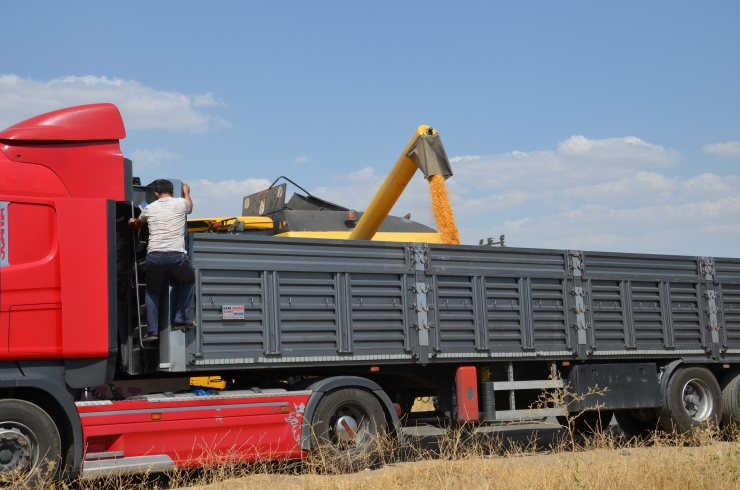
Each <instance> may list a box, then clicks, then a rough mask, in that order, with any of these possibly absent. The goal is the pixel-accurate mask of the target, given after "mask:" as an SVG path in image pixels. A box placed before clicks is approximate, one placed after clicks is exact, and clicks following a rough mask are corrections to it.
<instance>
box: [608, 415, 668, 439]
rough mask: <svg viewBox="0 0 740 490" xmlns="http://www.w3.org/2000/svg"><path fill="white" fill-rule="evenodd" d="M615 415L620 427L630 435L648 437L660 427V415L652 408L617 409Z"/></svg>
mask: <svg viewBox="0 0 740 490" xmlns="http://www.w3.org/2000/svg"><path fill="white" fill-rule="evenodd" d="M614 417H615V418H616V419H617V423H618V424H619V428H620V429H622V432H624V433H625V434H627V435H628V436H630V437H641V438H643V439H644V438H647V437H649V436H650V433H651V432H653V431H655V430H656V429H657V428H658V417H657V416H656V415H655V410H653V409H652V408H638V409H634V410H616V411H615V412H614Z"/></svg>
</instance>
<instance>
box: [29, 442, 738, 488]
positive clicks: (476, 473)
mask: <svg viewBox="0 0 740 490" xmlns="http://www.w3.org/2000/svg"><path fill="white" fill-rule="evenodd" d="M543 428H544V427H543ZM737 436H738V433H737V431H733V432H728V431H726V432H725V433H718V432H716V431H714V430H711V429H706V430H703V431H697V432H695V433H694V434H690V435H684V436H673V435H670V436H669V435H666V434H664V433H661V432H658V433H656V434H654V435H653V436H652V437H651V438H650V439H649V440H640V441H635V440H628V439H627V438H625V437H624V436H623V435H622V434H621V433H620V432H619V431H609V432H605V433H601V434H597V435H594V436H591V437H588V438H580V437H578V436H576V444H575V445H574V446H572V445H571V443H572V441H571V440H570V435H569V434H568V433H567V431H566V432H565V433H563V432H562V431H561V432H560V433H559V435H558V436H557V437H554V438H552V437H550V438H547V437H540V438H538V437H537V435H536V433H533V435H532V436H531V437H530V438H529V439H525V440H523V441H521V440H520V441H519V442H512V441H511V440H507V439H505V438H503V437H501V436H500V435H499V436H495V435H492V434H490V433H489V434H481V433H476V434H471V433H469V432H466V431H461V432H455V433H448V435H447V436H445V437H442V438H441V439H440V440H439V441H438V443H436V444H433V445H432V446H429V445H425V444H424V443H423V442H422V440H421V439H419V438H408V440H406V441H405V442H404V443H403V444H402V445H398V444H396V445H395V447H392V448H390V449H387V450H386V451H385V453H384V454H383V455H382V458H381V462H380V463H379V464H377V465H375V466H374V468H373V469H372V470H370V469H366V470H364V471H360V472H358V473H352V474H336V473H333V472H332V471H331V470H330V469H328V468H327V467H326V466H325V465H324V464H323V462H322V461H323V460H322V458H320V457H319V458H316V457H314V458H312V459H309V460H308V461H305V462H301V463H297V462H268V461H264V462H258V463H255V464H251V465H236V464H224V465H220V466H214V467H207V468H204V469H202V470H199V471H191V472H186V471H179V472H176V473H173V474H170V475H167V476H166V477H159V478H148V477H143V478H142V477H130V476H120V477H110V478H108V479H104V480H82V481H78V482H73V483H56V484H46V485H41V486H38V487H35V488H44V489H46V490H63V489H64V490H72V489H75V490H105V489H117V490H145V489H160V488H193V489H198V490H236V489H242V488H243V489H247V488H249V489H252V488H264V489H272V488H275V489H280V490H287V489H299V488H300V489H304V490H305V489H314V488H316V489H319V488H322V489H323V488H357V489H368V490H369V489H382V490H394V489H402V488H414V487H415V488H456V489H460V490H462V489H465V490H467V489H477V488H506V489H519V488H527V489H560V488H574V489H582V488H604V489H612V488H613V489H617V488H619V489H622V488H629V489H632V488H640V489H641V490H647V489H673V488H692V489H693V488H696V489H704V488H707V489H709V488H711V489H717V488H722V489H724V488H740V445H738V443H737V442H735V441H737V440H740V439H739V438H738V437H737ZM573 447H575V450H572V448H573ZM15 486H16V487H17V488H22V487H23V485H22V484H20V482H16V485H15Z"/></svg>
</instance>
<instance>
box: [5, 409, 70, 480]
mask: <svg viewBox="0 0 740 490" xmlns="http://www.w3.org/2000/svg"><path fill="white" fill-rule="evenodd" d="M61 450H62V443H61V438H60V437H59V431H58V430H57V427H56V425H54V421H53V420H52V419H51V417H49V415H48V414H47V413H46V412H44V411H43V410H42V409H41V408H39V407H38V406H36V405H34V404H33V403H29V402H27V401H24V400H0V482H2V481H4V480H6V481H7V480H8V479H10V481H13V480H15V479H17V478H20V479H23V480H25V481H26V482H27V483H30V484H31V486H33V484H34V482H41V481H44V480H49V479H52V478H54V477H55V476H56V475H57V473H58V470H59V467H60V459H61ZM16 481H17V480H16Z"/></svg>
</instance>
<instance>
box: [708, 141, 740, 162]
mask: <svg viewBox="0 0 740 490" xmlns="http://www.w3.org/2000/svg"><path fill="white" fill-rule="evenodd" d="M702 149H703V150H704V151H705V152H707V153H711V154H713V155H717V156H720V157H723V158H734V157H740V141H728V142H727V143H714V144H712V145H704V146H703V147H702Z"/></svg>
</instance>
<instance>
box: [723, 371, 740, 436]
mask: <svg viewBox="0 0 740 490" xmlns="http://www.w3.org/2000/svg"><path fill="white" fill-rule="evenodd" d="M720 389H721V390H722V417H721V420H722V426H723V427H730V426H732V425H740V370H737V371H731V372H729V373H727V374H726V375H725V377H724V378H722V383H721V384H720Z"/></svg>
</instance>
